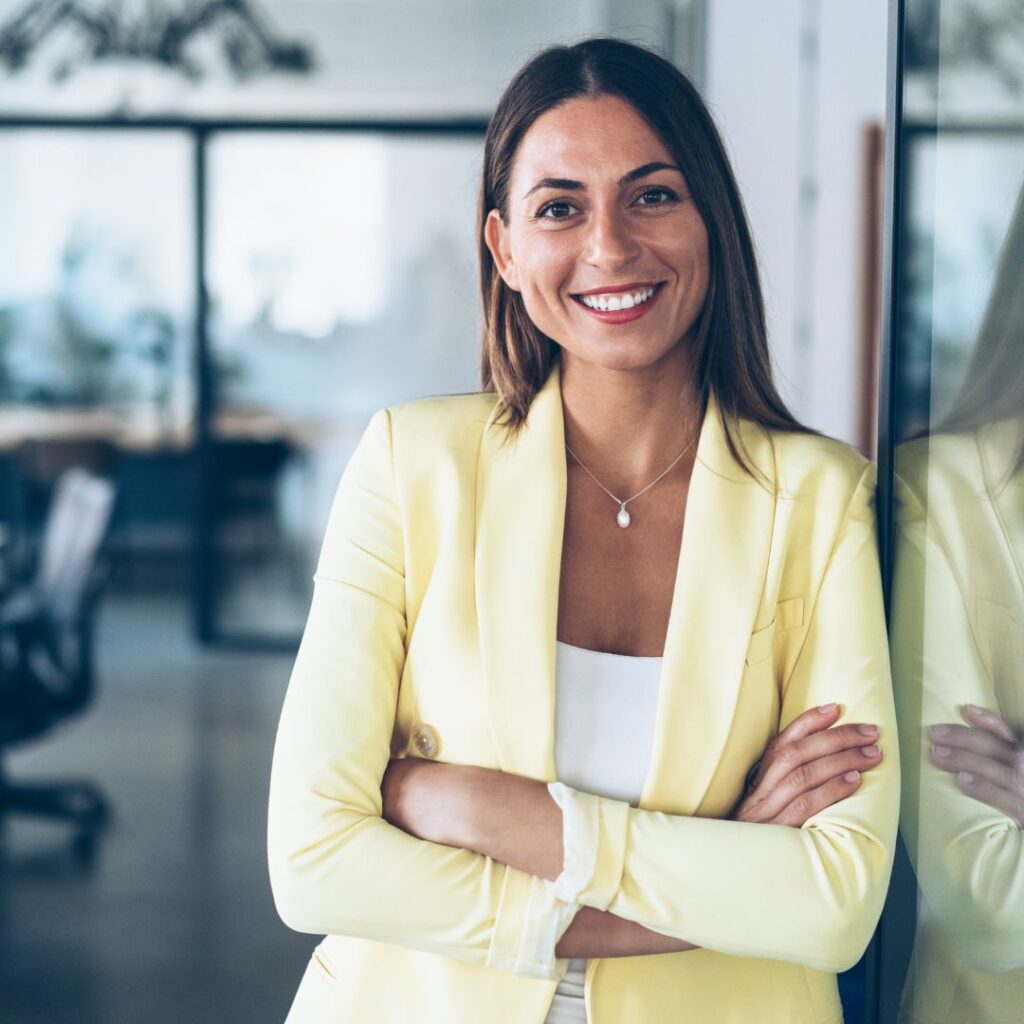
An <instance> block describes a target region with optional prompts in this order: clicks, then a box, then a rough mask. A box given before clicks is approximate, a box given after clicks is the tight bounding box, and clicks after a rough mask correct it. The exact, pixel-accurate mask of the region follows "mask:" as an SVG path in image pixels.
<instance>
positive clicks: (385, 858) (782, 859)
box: [269, 364, 899, 1024]
mask: <svg viewBox="0 0 1024 1024" xmlns="http://www.w3.org/2000/svg"><path fill="white" fill-rule="evenodd" d="M494 409H495V396H494V395H489V394H478V395H464V396H447V397H439V398H430V399H423V400H419V401H415V402H410V403H406V404H404V405H400V406H397V407H393V408H390V409H387V410H382V411H380V412H378V413H377V414H376V415H375V416H374V417H373V419H372V420H371V422H370V424H369V426H368V428H367V430H366V433H365V434H364V436H363V438H362V440H361V441H360V444H359V446H358V448H357V450H356V452H355V453H354V455H353V457H352V459H351V461H350V463H349V465H348V467H347V468H346V470H345V473H344V475H343V478H342V481H341V484H340V486H339V490H338V494H337V497H336V499H335V503H334V507H333V509H332V512H331V517H330V521H329V524H328V527H327V534H326V537H325V540H324V545H323V549H322V552H321V557H320V562H319V565H318V569H317V573H316V576H315V580H316V587H315V593H314V597H313V603H312V607H311V609H310V613H309V620H308V623H307V625H306V630H305V634H304V636H303V640H302V645H301V648H300V650H299V653H298V657H297V660H296V663H295V668H294V671H293V674H292V678H291V681H290V683H289V688H288V693H287V696H286V699H285V703H284V708H283V711H282V716H281V723H280V729H279V733H278V739H277V745H276V748H275V751H274V760H273V771H272V778H271V787H270V815H269V855H270V873H271V881H272V885H273V890H274V896H275V899H276V902H277V906H278V910H279V912H280V914H281V916H282V918H283V919H284V921H285V922H286V923H287V924H289V925H290V926H291V927H293V928H295V929H297V930H299V931H305V932H313V933H317V934H323V935H327V936H328V938H327V939H326V940H325V941H324V942H323V943H321V945H320V946H319V947H318V948H317V950H316V952H315V954H314V956H313V958H312V959H311V961H310V965H309V967H308V969H307V971H306V974H305V975H304V977H303V979H302V983H301V985H300V987H299V992H298V993H297V995H296V998H295V1001H294V1004H293V1006H292V1013H291V1015H290V1017H289V1021H290V1022H296V1024H320V1022H334V1021H337V1022H349V1021H367V1022H369V1021H373V1022H374V1024H378V1022H379V1024H399V1022H401V1024H407V1022H408V1021H413V1020H415V1021H417V1022H418V1024H433V1022H436V1024H458V1022H462V1021H464V1022H466V1024H479V1022H481V1021H489V1022H499V1024H504V1022H508V1024H540V1022H542V1021H543V1020H544V1017H545V1014H546V1012H547V1009H548V1006H549V1004H550V1002H551V1000H552V997H553V993H554V990H555V986H556V984H557V981H556V978H557V977H559V976H560V974H559V973H556V972H555V971H554V970H553V968H555V967H557V968H559V969H560V970H561V971H562V972H564V968H565V966H566V964H567V961H565V960H559V961H556V962H554V964H552V963H547V962H545V963H538V962H536V961H535V960H534V959H533V958H532V957H531V955H530V950H532V949H533V946H532V945H531V943H532V940H531V939H530V936H531V935H533V934H535V931H536V926H537V921H536V920H535V919H533V917H532V915H533V914H534V913H535V911H534V909H533V908H535V907H537V906H539V905H542V904H541V901H539V900H538V887H539V886H541V885H542V884H543V883H542V880H540V879H537V878H535V877H534V876H532V875H530V874H528V873H526V872H523V871H520V870H518V869H515V868H511V867H507V866H505V865H503V864H501V863H499V862H497V861H494V860H492V859H490V858H488V857H486V856H483V855H481V854H477V853H474V852H471V851H468V850H463V849H456V848H453V847H448V846H442V845H439V844H435V843H430V842H426V841H423V840H420V839H417V838H415V837H413V836H410V835H408V834H406V833H405V832H403V831H402V830H400V829H398V828H395V827H394V826H392V825H391V824H389V823H388V822H386V821H385V820H384V819H383V818H382V817H380V812H381V798H380V780H381V777H382V775H383V772H384V770H385V768H386V766H387V763H388V759H389V757H391V756H395V755H397V754H399V753H402V752H405V753H408V754H410V755H412V756H430V757H436V758H438V759H440V760H442V761H447V762H451V763H459V764H474V765H481V766H486V767H491V768H500V769H501V770H503V771H506V772H511V773H515V774H519V775H524V776H529V777H532V778H535V779H539V780H545V781H552V780H554V779H555V777H556V775H555V764H554V755H553V748H554V742H553V741H554V736H553V720H554V700H555V640H556V619H557V597H558V589H559V588H558V585H559V573H560V565H561V549H562V531H563V525H564V509H565V497H566V464H565V449H564V434H563V413H562V402H561V391H560V371H559V367H558V365H557V364H556V366H555V368H554V370H553V371H552V373H551V375H550V376H549V378H548V380H547V382H546V383H545V385H544V386H543V388H542V389H541V391H540V392H539V393H538V394H537V396H536V397H535V399H534V402H533V405H532V406H531V410H530V414H529V417H528V421H527V427H526V430H525V433H524V434H523V435H522V436H521V437H520V438H519V439H518V440H517V441H516V442H515V443H514V444H508V445H506V446H504V447H502V446H500V445H499V440H500V434H499V431H498V430H496V429H495V428H493V427H492V426H491V425H490V422H489V420H490V416H491V414H492V412H493V411H494ZM717 412H718V406H717V403H716V402H715V400H714V396H712V397H711V399H710V400H709V403H708V412H707V415H706V416H705V419H704V423H703V427H702V430H701V434H700V438H699V442H698V449H697V462H696V465H695V467H694V471H693V477H692V480H691V484H690V490H689V497H688V505H687V511H686V523H685V528H684V533H683V540H682V546H681V549H680V556H679V563H678V571H677V576H676V583H675V590H674V597H673V604H672V608H671V615H670V618H669V625H668V633H667V638H666V646H665V651H664V660H663V663H662V664H663V668H662V678H661V689H660V695H659V699H658V710H657V722H656V727H655V735H654V744H653V751H652V756H651V765H650V769H649V772H648V775H647V780H646V783H645V785H644V789H643V794H642V798H641V800H640V801H639V807H635V808H633V807H630V808H628V818H619V819H618V820H621V821H622V822H623V827H624V828H625V829H626V832H625V834H623V835H616V836H609V837H608V842H607V845H606V847H602V848H601V850H600V856H599V863H598V870H597V874H598V875H601V876H602V877H603V878H604V879H605V880H606V881H607V879H608V877H609V874H611V875H612V876H614V878H613V884H612V885H611V891H610V893H609V894H608V897H607V899H604V898H603V899H601V900H600V901H599V902H600V904H601V908H602V909H608V910H610V911H611V912H612V913H614V914H617V915H618V916H620V917H623V918H627V919H630V920H633V921H638V922H640V923H641V924H643V925H646V926H647V927H649V928H652V929H654V930H656V931H660V932H663V933H665V934H668V935H673V936H676V937H679V938H683V939H686V940H689V941H691V942H694V943H696V944H698V945H700V946H701V947H703V948H701V949H699V950H692V951H687V952H678V953H667V954H660V955H650V956H634V957H620V958H606V959H591V960H590V961H589V962H588V967H587V975H586V1000H587V1007H588V1015H589V1018H590V1020H591V1021H594V1022H597V1024H613V1022H614V1024H621V1022H624V1021H644V1022H651V1024H658V1022H669V1021H672V1022H674V1021H677V1020H679V1019H681V1015H684V1016H685V1017H686V1019H688V1020H694V1021H701V1022H708V1024H711V1022H714V1024H729V1022H737V1024H739V1022H742V1024H753V1022H758V1024H771V1022H779V1024H782V1022H785V1024H811V1022H814V1024H825V1022H833V1021H834V1022H838V1021H840V1020H841V1011H840V1004H839V999H838V993H837V988H836V982H835V972H837V971H841V970H845V969H847V968H849V967H851V966H852V965H853V964H854V963H855V962H856V961H857V960H858V959H859V957H860V955H861V954H862V952H863V950H864V948H865V946H866V944H867V942H868V940H869V939H870V936H871V934H872V931H873V929H874V926H875V924H876V921H877V919H878V916H879V913H880V911H881V907H882V903H883V900H884V896H885V891H886V888H887V885H888V879H889V872H890V868H891V863H892V853H893V845H894V842H895V835H896V826H897V815H898V803H899V782H898V760H897V740H896V734H895V718H894V712H893V705H892V692H891V686H890V675H889V660H888V659H889V656H888V647H887V638H886V630H885V621H884V613H883V605H882V597H881V584H880V578H879V570H878V561H877V546H876V540H875V527H874V514H873V508H872V498H873V490H874V479H875V476H874V466H873V464H871V463H869V462H867V460H865V459H864V458H863V456H861V455H860V454H859V453H858V452H856V451H855V450H854V449H852V448H851V447H849V446H848V445H845V444H842V443H841V442H838V441H834V440H831V439H823V438H818V437H814V436H807V435H798V434H788V433H775V434H772V435H769V434H768V433H767V432H766V431H764V430H763V429H761V428H760V427H758V426H756V425H755V424H753V423H749V422H745V421H744V422H742V423H741V424H739V426H740V428H741V429H742V431H743V436H744V439H745V442H746V445H747V448H748V450H749V451H750V454H751V456H752V457H753V458H754V460H755V461H756V462H757V463H758V465H759V466H761V467H762V469H763V470H764V471H765V472H766V473H768V474H769V476H770V477H771V478H773V479H774V480H776V481H777V483H778V484H779V485H780V487H781V492H780V493H779V494H778V496H775V495H773V494H772V493H771V491H770V490H769V489H768V488H765V487H763V486H760V485H758V484H757V483H755V482H754V481H753V480H751V479H750V477H748V476H746V475H744V474H743V473H742V471H741V470H740V469H739V468H738V467H737V466H736V464H735V463H734V461H733V460H732V459H731V457H730V455H729V452H728V449H727V448H726V444H725V437H724V433H723V431H722V428H721V426H720V424H719V422H718V419H717ZM833 700H835V701H839V702H841V703H842V704H843V705H844V707H845V716H844V720H845V721H853V722H857V721H871V722H876V723H877V724H878V725H879V727H880V729H881V737H882V738H881V743H882V744H883V746H884V748H885V750H886V754H887V757H886V758H885V760H884V763H883V764H882V765H881V766H880V767H878V768H876V769H874V770H873V771H871V772H868V773H867V774H866V775H865V776H864V778H863V781H862V783H861V786H860V788H859V790H858V791H857V792H856V793H855V794H854V795H853V796H851V797H849V798H847V799H845V800H843V801H841V802H840V803H838V804H836V805H834V806H833V807H831V808H829V809H828V810H827V811H826V812H824V813H821V814H818V815H815V816H814V817H813V818H811V819H810V820H809V821H808V822H807V823H806V824H805V825H804V827H803V828H801V829H797V828H790V827H788V826H782V825H759V824H751V823H744V822H733V821H728V820H717V819H723V818H725V817H726V816H727V815H728V814H729V813H730V811H731V809H732V807H733V806H734V805H735V803H736V801H737V799H738V798H739V796H740V794H741V790H742V786H743V780H744V777H745V775H746V773H747V771H748V769H749V768H750V766H751V764H752V763H753V762H754V761H755V760H756V759H757V758H758V757H759V756H760V755H761V753H762V752H763V751H764V748H765V745H766V744H767V742H768V741H769V739H770V738H771V737H772V736H773V735H774V734H775V733H776V732H777V731H778V729H779V728H780V727H782V726H784V725H785V724H787V723H788V722H789V721H790V720H791V719H792V718H794V717H795V716H796V715H797V714H799V713H800V712H801V711H804V710H805V709H807V708H810V707H812V706H814V705H817V704H821V703H826V702H828V701H833ZM603 799H604V798H603V797H602V800H603ZM580 902H581V904H584V905H586V904H588V896H587V893H584V894H583V896H582V897H581V900H580Z"/></svg>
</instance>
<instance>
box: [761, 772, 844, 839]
mask: <svg viewBox="0 0 1024 1024" xmlns="http://www.w3.org/2000/svg"><path fill="white" fill-rule="evenodd" d="M860 784H861V774H860V772H854V771H850V772H847V773H846V774H845V775H840V776H839V777H838V778H834V779H829V781H828V782H826V783H825V784H824V785H821V786H818V787H817V788H816V789H812V790H810V791H809V792H807V793H801V794H800V796H798V797H797V798H796V799H795V800H793V801H792V802H791V803H790V804H789V805H788V806H787V807H786V808H785V809H784V810H783V811H782V812H781V813H780V814H778V815H776V816H775V817H774V818H772V819H771V822H770V823H771V824H774V825H790V826H792V827H793V828H800V826H801V825H803V824H804V822H806V821H807V820H808V819H809V818H812V817H813V816H814V815H815V814H820V813H821V812H822V811H824V810H825V809H826V808H828V807H831V806H832V805H833V804H836V803H839V801H840V800H844V799H845V798H846V797H848V796H850V794H851V793H854V792H856V790H857V788H858V787H859V786H860Z"/></svg>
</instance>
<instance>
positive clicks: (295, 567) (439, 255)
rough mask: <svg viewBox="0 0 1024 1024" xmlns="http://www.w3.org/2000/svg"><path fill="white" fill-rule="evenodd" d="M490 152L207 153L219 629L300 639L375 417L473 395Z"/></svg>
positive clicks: (361, 145) (379, 142) (325, 138)
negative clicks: (335, 510) (484, 180)
mask: <svg viewBox="0 0 1024 1024" xmlns="http://www.w3.org/2000/svg"><path fill="white" fill-rule="evenodd" d="M480 150H481V144H480V141H479V140H477V139H475V138H471V139H459V138H424V137H422V136H420V137H415V136H403V137H395V136H385V135H373V134H356V133H351V134H340V133H334V134H328V133H314V132H301V133H298V132H289V133H287V134H282V133H278V134H270V133H256V132H246V133H244V134H235V133H232V134H230V135H228V134H225V135H221V136H218V137H217V138H215V139H214V140H213V141H212V143H211V151H210V160H209V167H210V191H209V219H210V235H209V237H210V250H209V280H210V294H211V324H210V344H211V360H212V364H213V368H214V374H215V389H214V390H215V395H216V403H217V406H216V408H217V411H216V414H215V417H214V422H213V437H214V441H215V450H216V456H215V467H216V472H215V474H214V480H213V487H214V495H213V506H212V507H213V508H214V510H215V516H216V523H215V527H214V530H215V533H214V543H215V551H216V559H217V572H216V573H215V577H216V587H217V591H216V595H217V602H218V610H217V627H216V628H217V629H218V630H219V631H224V632H225V633H230V634H238V633H244V634H246V635H252V634H257V635H259V636H261V637H264V638H268V637H274V638H279V639H288V640H293V639H295V638H296V637H297V636H298V635H299V634H301V631H302V627H303V624H304V622H305V616H306V614H307V612H308V607H309V600H310V597H311V593H312V573H313V570H314V568H315V565H316V558H317V555H318V553H319V547H320V543H321V541H322V539H323V534H324V529H325V526H326V521H327V514H328V512H329V509H330V502H331V499H332V498H333V495H334V490H335V488H336V486H337V482H338V479H339V477H340V475H341V471H342V469H343V468H344V466H345V464H346V462H347V461H348V457H349V455H350V454H351V452H352V449H353V448H354V446H355V443H356V441H358V439H359V436H360V435H361V433H362V431H363V428H364V427H365V426H366V423H367V422H368V420H369V417H370V415H372V413H373V412H374V411H376V410H377V409H379V408H381V407H383V406H385V405H388V404H392V403H395V402H399V401H404V400H408V399H410V398H417V397H420V396H425V395H431V394H444V393H452V392H459V391H475V390H477V389H478V383H479V370H478V364H479V356H478V345H479V333H480V327H479V316H478V312H477V306H478V304H479V303H478V300H477V297H476V290H475V289H476V277H475V275H476V270H475V263H474V251H473V242H474V236H475V232H474V217H475V200H476V187H477V176H478V173H479V161H480ZM254 211H258V216H254Z"/></svg>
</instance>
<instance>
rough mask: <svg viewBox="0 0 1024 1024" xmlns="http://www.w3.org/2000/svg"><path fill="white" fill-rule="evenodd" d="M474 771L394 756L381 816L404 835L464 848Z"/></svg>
mask: <svg viewBox="0 0 1024 1024" xmlns="http://www.w3.org/2000/svg"><path fill="white" fill-rule="evenodd" d="M473 773H474V769H473V768H472V767H471V766H467V765H457V764H446V763H445V762H443V761H430V760H426V759H425V758H420V757H397V758H396V757H393V758H391V760H390V761H389V762H388V766H387V768H386V769H385V771H384V777H383V778H382V779H381V783H380V795H381V802H382V805H383V806H382V809H381V817H383V818H384V819H385V820H386V821H388V822H390V823H391V824H392V825H395V826H396V827H397V828H400V829H401V830H402V831H403V832H408V833H409V835H412V836H415V837H416V838H417V839H426V840H429V841H430V842H433V843H442V844H443V845H445V846H464V845H465V843H464V841H463V840H464V836H465V834H466V833H467V831H468V824H467V820H468V813H469V810H470V797H471V795H472V782H473V777H474V776H473Z"/></svg>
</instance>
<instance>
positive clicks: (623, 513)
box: [565, 437, 696, 528]
mask: <svg viewBox="0 0 1024 1024" xmlns="http://www.w3.org/2000/svg"><path fill="white" fill-rule="evenodd" d="M695 440H696V438H695V437H694V438H691V439H690V443H689V444H688V445H687V446H686V447H685V448H684V449H683V450H682V451H681V452H680V453H679V454H678V455H677V456H676V457H675V458H674V459H673V460H672V462H671V464H670V465H669V466H668V468H666V469H665V470H663V471H662V472H661V473H659V474H658V476H656V477H655V478H654V479H653V480H652V481H651V482H650V483H649V484H648V485H647V486H646V487H645V488H643V490H640V491H637V492H636V494H634V495H633V497H631V498H625V499H623V498H619V497H617V496H616V495H614V494H612V492H611V491H609V490H608V488H607V487H605V485H604V484H603V483H601V481H600V480H598V479H597V477H596V476H594V474H593V473H591V472H590V470H589V469H587V467H586V466H585V465H584V464H583V460H582V459H580V457H579V456H578V455H577V454H576V453H575V452H574V451H573V450H572V449H571V448H570V447H569V442H568V441H567V442H566V443H565V448H566V451H568V453H569V454H570V455H571V456H572V457H573V458H574V459H575V460H576V461H577V462H578V463H579V464H580V467H581V468H582V469H583V470H584V472H586V474H587V475H588V476H589V477H590V478H591V479H592V480H593V481H594V483H595V484H597V486H598V487H600V488H601V490H602V491H604V493H605V494H607V495H608V497H609V498H611V499H612V501H614V502H615V504H616V505H618V506H619V514H618V516H616V520H617V522H618V524H619V526H621V527H623V528H625V527H627V526H629V524H630V515H629V510H628V509H627V508H626V506H627V505H628V504H629V503H630V502H631V501H635V500H636V499H637V498H639V497H640V495H641V494H643V493H644V492H645V491H649V490H650V489H651V488H652V487H653V486H654V485H655V484H656V483H657V482H658V481H659V480H660V479H661V478H662V477H663V476H665V474H666V473H668V471H669V470H670V469H672V467H673V466H675V464H676V463H677V462H678V461H679V460H680V459H681V458H682V457H683V456H684V455H685V454H686V453H687V452H688V451H689V450H690V449H691V448H692V447H693V442H694V441H695Z"/></svg>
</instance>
